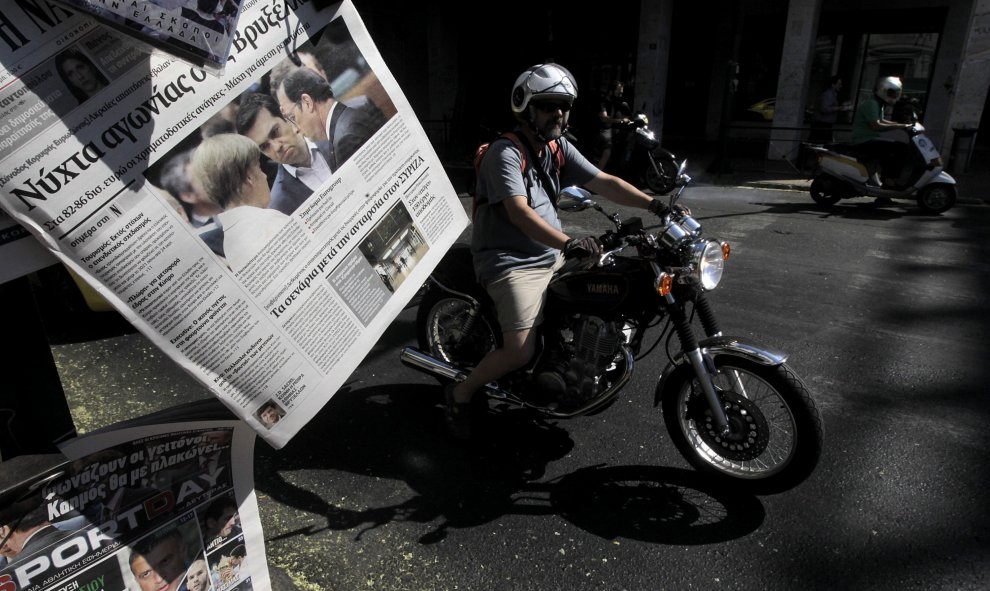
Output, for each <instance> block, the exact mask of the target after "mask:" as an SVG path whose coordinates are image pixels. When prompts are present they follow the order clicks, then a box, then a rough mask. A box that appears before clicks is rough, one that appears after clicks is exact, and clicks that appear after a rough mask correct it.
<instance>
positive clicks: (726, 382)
mask: <svg viewBox="0 0 990 591" xmlns="http://www.w3.org/2000/svg"><path fill="white" fill-rule="evenodd" d="M685 166H686V161H685V162H683V163H682V164H681V165H680V167H679V168H678V169H676V176H675V184H676V185H677V186H678V190H677V191H676V192H675V193H674V194H673V195H672V196H671V198H670V201H669V206H670V212H669V213H668V214H667V215H666V216H664V217H663V219H662V220H661V223H660V225H659V228H658V229H657V231H656V232H655V233H654V232H650V231H649V230H648V229H647V228H645V227H644V226H643V222H642V220H640V219H639V218H631V219H628V220H625V221H620V219H619V216H618V215H617V214H614V213H613V214H607V213H605V212H604V210H603V209H602V208H601V206H599V205H598V204H597V203H595V202H594V201H592V200H591V199H590V198H589V197H590V195H589V194H588V193H587V192H586V191H584V190H583V189H577V188H570V189H568V190H566V191H564V192H563V195H562V197H561V199H560V204H559V205H560V207H561V208H562V209H563V210H564V211H578V210H582V209H587V208H594V209H595V210H597V211H599V212H601V213H603V214H605V215H606V216H607V217H608V218H609V219H610V220H611V221H612V223H613V224H614V226H615V229H614V230H608V231H607V232H605V233H604V234H603V235H602V236H601V237H600V240H601V243H602V245H603V252H602V254H601V255H600V256H595V257H588V258H585V259H574V258H571V259H569V260H567V261H566V262H565V264H564V266H563V268H562V269H561V270H560V271H559V272H558V274H557V275H556V276H555V277H554V279H553V280H552V282H551V284H550V287H549V289H548V297H547V303H546V306H545V308H544V322H543V324H542V325H541V326H540V329H539V331H540V333H539V334H540V338H539V341H538V342H539V344H538V347H537V353H536V355H535V356H534V358H533V360H532V361H531V362H530V363H529V364H528V365H527V366H526V367H524V368H523V369H520V370H518V371H516V372H514V373H512V374H510V375H508V376H505V377H504V378H502V379H500V380H499V381H498V383H494V382H493V383H490V384H488V385H487V386H486V387H485V388H484V393H485V394H486V395H487V396H488V397H489V398H490V399H493V400H496V401H499V402H501V403H505V404H508V405H510V406H516V407H525V408H529V409H533V410H535V411H537V412H538V413H540V414H541V415H543V416H546V417H549V418H554V419H566V418H571V417H577V416H581V415H589V414H593V413H597V412H600V411H602V410H604V409H605V408H607V407H608V406H609V405H610V404H611V403H613V402H614V401H615V400H616V397H617V396H618V394H619V392H620V391H621V390H622V389H623V388H624V387H625V386H626V385H627V384H628V383H629V380H630V377H631V375H632V372H633V368H634V365H635V363H636V362H638V361H643V360H644V359H645V358H646V357H647V356H648V355H649V354H650V353H652V352H653V351H654V349H655V348H656V346H657V345H658V344H659V343H661V342H665V343H666V345H665V349H666V351H667V364H666V367H665V369H664V370H663V372H662V375H661V377H660V379H659V382H658V383H657V386H656V389H655V393H654V406H657V405H659V406H660V407H661V409H662V412H663V417H664V424H665V426H666V429H667V431H668V433H669V434H670V437H671V440H672V441H673V443H674V445H675V447H676V448H677V450H678V451H679V452H680V453H681V454H682V455H683V456H684V457H685V459H687V461H688V462H690V463H691V464H692V465H693V466H694V467H695V468H696V469H697V470H699V471H703V472H707V473H711V474H714V475H717V476H720V477H722V478H723V479H725V480H727V481H732V482H733V483H735V485H740V484H744V485H748V486H750V487H751V488H752V489H753V490H754V491H756V492H779V491H783V490H787V489H789V488H791V487H794V486H796V485H797V484H799V483H801V482H802V481H804V480H805V479H806V478H807V477H808V476H809V475H810V474H811V473H812V471H813V470H814V468H815V465H816V464H817V462H818V459H819V456H820V454H821V450H822V438H823V436H822V419H821V416H820V415H819V412H818V408H817V406H816V404H815V401H814V399H813V398H812V395H811V392H809V390H808V388H807V387H806V386H805V384H804V382H803V381H802V380H801V378H799V377H798V375H797V374H796V373H794V371H793V370H792V369H791V368H790V367H789V366H788V365H787V364H786V363H785V360H786V355H784V354H783V353H779V352H774V351H771V350H769V349H767V348H765V347H763V346H760V345H757V344H753V343H750V342H747V341H745V340H743V339H738V338H733V337H728V336H725V335H723V333H722V329H721V327H720V326H719V323H718V322H717V320H716V317H715V312H714V310H713V308H712V306H711V304H710V303H709V302H708V300H707V299H706V296H705V294H706V293H707V292H709V291H711V290H713V289H715V288H716V287H717V286H718V284H719V281H720V280H721V278H722V272H723V268H724V264H725V260H726V259H727V258H728V256H729V245H728V244H727V243H725V242H720V241H718V240H713V239H710V238H706V237H704V236H703V235H702V230H701V224H700V223H699V222H698V221H697V220H696V219H695V218H693V217H691V215H690V212H689V211H688V210H687V209H686V208H684V207H681V206H680V205H678V204H677V200H678V198H679V197H680V195H681V193H682V192H683V191H684V188H685V187H686V186H687V184H688V183H689V181H690V178H689V177H688V176H687V175H686V174H685V173H684V169H685ZM473 278H474V272H473V269H472V266H471V254H470V252H469V249H468V247H467V246H466V245H455V246H454V247H453V248H452V249H451V250H450V251H449V253H448V255H447V256H446V257H445V258H444V260H443V261H441V263H440V265H438V267H437V269H436V270H435V271H434V273H433V275H432V276H431V278H430V280H429V281H428V282H427V284H428V285H427V287H426V291H425V293H424V294H423V297H422V299H421V300H420V303H419V309H418V313H417V318H416V331H417V337H418V342H419V347H418V348H415V347H407V348H405V349H404V350H403V351H402V353H401V355H400V357H401V360H402V362H403V363H404V364H406V365H407V366H409V367H412V368H415V369H417V370H419V371H423V372H426V373H428V374H431V375H433V376H435V377H437V378H438V379H440V381H441V382H448V381H451V380H457V381H460V380H463V379H464V378H465V377H466V372H468V371H469V370H470V369H471V368H472V367H473V366H474V365H476V364H477V363H478V362H479V360H480V359H481V358H482V357H483V356H484V355H485V354H486V353H487V352H488V351H490V350H492V349H494V348H496V347H497V346H498V345H499V344H500V340H501V329H500V328H499V326H498V322H497V319H496V314H495V311H494V308H493V304H492V302H491V301H490V299H489V297H488V295H487V294H486V292H485V290H484V289H483V288H482V287H481V286H480V285H478V284H477V283H476V282H475V281H474V280H473ZM695 318H697V320H699V321H700V324H701V327H702V329H703V331H704V335H703V336H702V337H701V338H699V336H698V335H697V334H696V328H695V326H693V325H694V322H695ZM661 323H665V324H663V328H662V330H661V331H660V333H659V334H657V335H656V339H655V341H654V340H653V339H652V337H651V338H650V340H651V341H653V342H652V343H651V344H650V345H649V346H648V347H646V346H644V345H645V344H646V343H644V340H646V337H647V332H648V331H650V329H653V328H654V327H657V326H658V325H660V324H661ZM651 334H655V333H653V332H651ZM675 335H676V336H677V338H678V340H679V342H680V351H677V352H675V351H674V350H673V349H672V347H671V344H672V340H673V337H674V336H675Z"/></svg>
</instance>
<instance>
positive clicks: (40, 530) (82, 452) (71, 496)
mask: <svg viewBox="0 0 990 591" xmlns="http://www.w3.org/2000/svg"><path fill="white" fill-rule="evenodd" d="M206 402H213V403H214V405H215V406H218V405H216V403H215V402H214V401H206ZM183 410H185V411H186V415H187V416H186V417H185V419H186V420H182V419H181V417H180V416H178V415H174V416H172V417H169V416H168V414H163V415H153V416H149V417H144V418H143V419H142V420H140V421H137V422H135V423H133V424H132V425H131V426H129V427H128V426H115V427H114V428H113V429H112V430H106V431H103V432H98V433H93V434H90V435H86V436H84V437H81V438H78V439H75V440H72V441H70V442H68V443H67V444H66V445H65V446H64V447H63V448H62V451H63V453H64V456H65V461H62V462H58V463H53V464H52V465H51V467H48V468H46V469H43V470H40V471H39V472H38V473H37V474H34V475H33V476H32V477H30V478H24V479H23V480H22V481H21V482H19V483H17V484H16V485H15V486H13V487H11V488H9V489H7V490H4V491H3V492H2V493H0V536H2V537H3V539H4V544H3V545H2V547H0V589H3V590H4V591H43V590H49V589H50V590H53V591H54V590H62V589H65V590H68V589H77V590H81V589H87V590H93V591H124V590H128V591H146V590H149V589H156V590H163V589H167V590H168V591H177V590H179V589H181V590H183V591H207V590H209V589H213V590H214V591H227V590H233V589H237V591H250V590H252V589H270V588H271V584H270V582H269V576H268V568H267V560H266V558H265V546H264V535H263V533H262V529H261V521H260V516H259V513H258V504H257V498H256V497H255V493H254V483H253V455H254V440H255V434H254V432H253V431H251V429H249V428H248V427H247V426H246V425H245V424H244V423H243V422H242V421H238V420H236V419H235V418H234V417H233V416H231V415H230V413H229V412H227V413H223V414H225V415H226V416H225V417H224V418H222V419H218V418H216V417H217V416H218V415H217V413H216V412H215V410H213V409H212V408H210V407H207V406H204V405H202V404H200V403H194V404H193V405H190V406H189V407H187V408H185V409H183ZM221 410H222V407H221ZM190 411H195V412H190ZM190 415H192V416H198V417H200V418H206V417H210V420H199V421H189V420H188V419H189V418H190ZM56 457H57V456H56ZM20 459H21V458H14V459H13V460H11V461H9V462H5V463H4V468H5V470H6V471H8V472H9V471H15V470H16V468H17V467H18V466H19V464H18V460H20Z"/></svg>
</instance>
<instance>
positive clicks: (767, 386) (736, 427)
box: [662, 355, 823, 493]
mask: <svg viewBox="0 0 990 591" xmlns="http://www.w3.org/2000/svg"><path fill="white" fill-rule="evenodd" d="M715 366H716V370H717V374H716V375H715V380H714V382H715V388H716V392H717V393H718V395H719V399H720V400H721V402H722V408H723V409H724V410H725V413H726V415H727V416H728V419H729V432H728V433H722V432H721V430H720V429H718V427H717V426H716V425H715V423H714V421H713V420H712V414H711V409H710V408H709V407H708V402H707V400H706V398H705V395H704V393H703V392H702V390H701V386H700V385H699V384H698V382H697V380H695V379H693V377H694V376H693V373H691V372H684V379H682V380H681V381H680V382H679V383H674V384H670V385H671V386H672V387H673V389H672V390H665V392H664V395H663V396H664V397H663V402H662V405H663V413H664V423H665V424H666V426H667V431H668V432H669V433H670V437H671V439H672V441H673V443H674V445H675V446H676V447H677V450H678V451H679V452H680V453H681V455H683V456H684V458H685V459H686V460H687V461H688V462H689V463H690V464H691V465H692V466H694V467H695V469H697V470H699V471H702V472H707V473H711V474H715V475H718V476H720V477H724V478H728V479H731V480H733V481H735V482H736V483H737V484H745V485H747V486H749V487H750V488H752V489H753V490H754V492H764V493H772V492H781V491H784V490H788V489H790V488H792V487H794V486H796V485H798V484H800V483H801V482H802V481H804V480H805V479H806V478H807V477H808V476H809V475H810V474H811V472H812V471H813V470H814V468H815V466H816V465H817V464H818V458H819V457H820V456H821V450H822V438H823V436H822V419H821V416H820V415H819V413H818V408H817V407H816V406H815V402H814V400H813V399H812V398H811V394H810V392H809V391H808V389H807V387H805V385H804V383H803V382H802V381H801V379H800V378H799V377H798V376H797V375H795V374H794V372H792V371H791V370H790V368H788V367H787V366H786V365H778V366H766V365H761V364H757V363H753V362H751V361H749V360H747V359H743V358H739V357H734V356H731V355H722V356H719V357H717V358H716V359H715Z"/></svg>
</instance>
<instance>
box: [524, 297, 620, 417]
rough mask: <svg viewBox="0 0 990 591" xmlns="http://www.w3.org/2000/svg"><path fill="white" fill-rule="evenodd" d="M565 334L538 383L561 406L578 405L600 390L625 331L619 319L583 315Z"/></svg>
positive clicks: (544, 365) (551, 354) (543, 366)
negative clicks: (615, 320) (617, 322)
mask: <svg viewBox="0 0 990 591" xmlns="http://www.w3.org/2000/svg"><path fill="white" fill-rule="evenodd" d="M561 336H562V338H563V342H562V343H561V345H562V347H561V350H555V351H551V352H550V355H549V359H548V360H547V362H546V363H544V364H542V365H541V367H539V368H538V370H537V372H536V375H535V376H534V378H535V385H536V386H537V388H539V390H540V391H541V392H540V394H541V395H542V396H545V397H548V398H551V399H553V400H555V401H556V402H557V403H558V405H559V406H560V407H561V409H569V408H577V407H578V406H581V405H582V404H584V403H586V402H588V401H589V400H591V399H593V398H594V397H595V396H597V395H598V394H599V392H600V388H601V385H602V383H601V377H602V374H604V373H605V371H606V370H607V369H609V366H610V365H611V364H612V363H613V361H614V360H615V354H616V352H617V351H618V349H619V345H620V344H621V343H622V338H623V334H622V330H621V326H619V325H618V324H616V323H615V322H607V321H605V320H602V319H601V318H598V317H597V316H585V315H580V316H576V317H574V318H573V319H572V323H571V328H570V329H569V330H564V331H562V335H561Z"/></svg>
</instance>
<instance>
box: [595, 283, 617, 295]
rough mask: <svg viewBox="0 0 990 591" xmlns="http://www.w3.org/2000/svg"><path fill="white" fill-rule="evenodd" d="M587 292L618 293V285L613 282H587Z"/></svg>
mask: <svg viewBox="0 0 990 591" xmlns="http://www.w3.org/2000/svg"><path fill="white" fill-rule="evenodd" d="M588 293H594V294H601V295H619V286H618V285H615V284H614V283H589V284H588Z"/></svg>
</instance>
